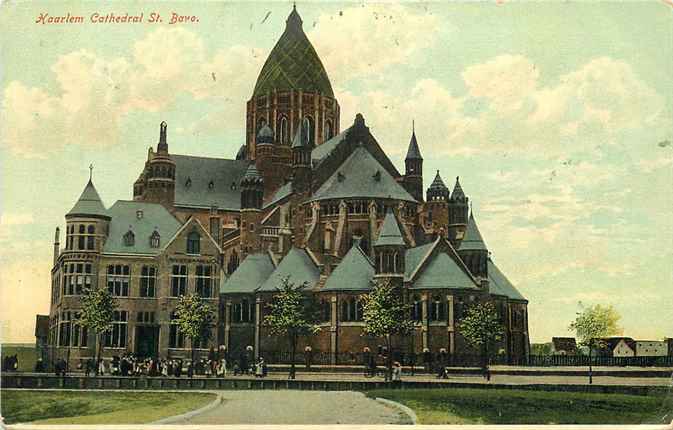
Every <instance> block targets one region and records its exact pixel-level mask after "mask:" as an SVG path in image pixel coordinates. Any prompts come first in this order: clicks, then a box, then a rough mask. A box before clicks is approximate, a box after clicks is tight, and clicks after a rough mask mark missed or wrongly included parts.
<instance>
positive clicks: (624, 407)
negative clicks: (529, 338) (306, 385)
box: [366, 388, 673, 424]
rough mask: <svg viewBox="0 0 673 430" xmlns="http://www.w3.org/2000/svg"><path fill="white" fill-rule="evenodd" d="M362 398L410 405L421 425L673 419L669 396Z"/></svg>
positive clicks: (454, 393)
mask: <svg viewBox="0 0 673 430" xmlns="http://www.w3.org/2000/svg"><path fill="white" fill-rule="evenodd" d="M366 394H367V396H368V397H383V398H385V399H389V400H394V401H396V402H399V403H402V404H403V405H406V406H408V407H409V408H411V409H412V410H413V411H414V412H416V415H417V416H418V421H419V424H664V423H665V424H667V423H670V422H671V420H673V393H669V395H667V396H666V395H662V396H647V397H646V396H631V395H625V394H588V393H587V394H585V393H562V392H545V391H526V390H495V389H473V388H456V389H452V388H446V389H427V390H420V389H419V390H373V391H369V392H367V393H366ZM665 416H666V418H664V417H665Z"/></svg>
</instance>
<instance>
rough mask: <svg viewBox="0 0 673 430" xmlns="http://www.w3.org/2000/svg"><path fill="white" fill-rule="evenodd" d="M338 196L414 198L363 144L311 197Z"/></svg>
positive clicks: (319, 198) (326, 197)
mask: <svg viewBox="0 0 673 430" xmlns="http://www.w3.org/2000/svg"><path fill="white" fill-rule="evenodd" d="M321 146H322V145H321ZM341 198H380V199H385V198H390V199H395V200H404V201H408V202H416V200H415V199H414V198H413V197H411V195H410V194H409V193H408V192H407V190H405V189H404V188H403V187H402V186H401V185H400V184H399V183H398V182H397V181H396V180H395V179H394V178H393V177H392V176H391V175H390V173H388V171H387V170H386V169H385V168H384V167H383V166H381V164H380V163H379V162H378V161H376V159H375V158H374V157H373V156H372V154H370V153H369V151H367V150H366V149H365V148H363V147H362V146H358V147H357V148H355V150H354V151H353V153H352V154H351V155H350V156H349V157H348V158H347V159H346V161H344V162H343V164H341V166H339V168H338V169H336V171H335V172H334V174H332V176H331V177H330V178H329V179H327V181H325V183H323V184H322V186H321V187H320V188H319V189H318V191H316V193H315V194H314V195H313V200H326V199H341Z"/></svg>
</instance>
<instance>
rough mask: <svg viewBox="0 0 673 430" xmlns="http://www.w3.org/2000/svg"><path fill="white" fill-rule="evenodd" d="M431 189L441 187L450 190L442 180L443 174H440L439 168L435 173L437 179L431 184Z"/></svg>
mask: <svg viewBox="0 0 673 430" xmlns="http://www.w3.org/2000/svg"><path fill="white" fill-rule="evenodd" d="M430 189H431V190H434V189H440V190H446V191H448V190H449V189H448V188H447V187H446V185H445V184H444V181H443V180H442V177H441V175H440V174H439V170H437V174H436V175H435V179H433V181H432V183H431V184H430Z"/></svg>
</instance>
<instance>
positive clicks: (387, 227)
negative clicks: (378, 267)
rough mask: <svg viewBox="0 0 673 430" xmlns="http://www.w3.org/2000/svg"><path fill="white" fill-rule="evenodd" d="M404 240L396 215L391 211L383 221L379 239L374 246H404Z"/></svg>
mask: <svg viewBox="0 0 673 430" xmlns="http://www.w3.org/2000/svg"><path fill="white" fill-rule="evenodd" d="M404 245H405V243H404V239H402V232H400V226H399V225H398V224H397V219H396V218H395V214H394V213H392V212H391V211H388V213H386V217H385V218H384V220H383V225H382V226H381V231H380V232H379V237H377V238H376V242H374V246H404Z"/></svg>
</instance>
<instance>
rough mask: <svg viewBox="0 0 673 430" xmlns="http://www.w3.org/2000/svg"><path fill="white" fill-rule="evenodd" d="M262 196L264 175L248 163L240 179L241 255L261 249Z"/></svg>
mask: <svg viewBox="0 0 673 430" xmlns="http://www.w3.org/2000/svg"><path fill="white" fill-rule="evenodd" d="M263 197H264V177H262V175H261V174H260V173H259V171H258V170H257V167H256V166H255V163H250V165H249V166H248V169H247V170H246V171H245V174H244V175H243V178H242V179H241V229H240V231H241V252H242V254H243V257H244V258H245V256H247V255H248V254H254V253H256V252H259V251H261V239H260V234H259V231H260V230H261V226H260V225H259V224H260V220H261V212H262V203H263Z"/></svg>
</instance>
